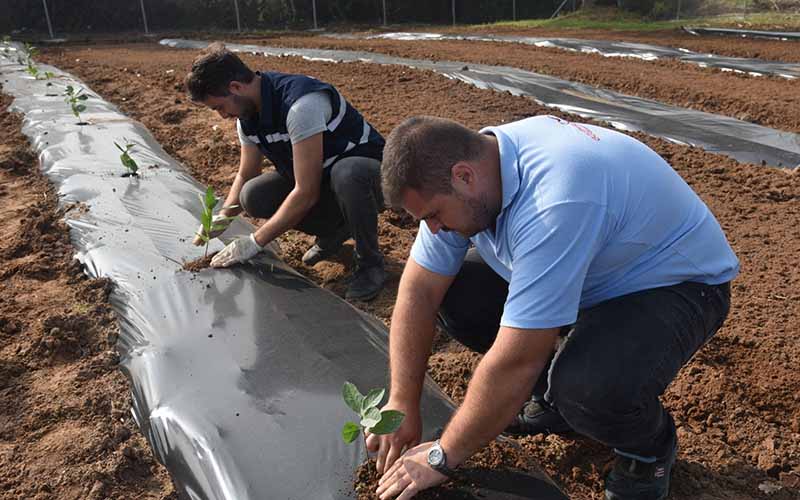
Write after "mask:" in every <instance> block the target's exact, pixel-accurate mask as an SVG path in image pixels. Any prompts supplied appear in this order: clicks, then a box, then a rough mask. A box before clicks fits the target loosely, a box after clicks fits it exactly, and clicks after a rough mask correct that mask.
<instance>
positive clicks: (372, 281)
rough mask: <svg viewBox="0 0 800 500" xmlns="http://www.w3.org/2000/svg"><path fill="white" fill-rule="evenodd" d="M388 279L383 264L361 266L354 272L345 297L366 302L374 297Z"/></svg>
mask: <svg viewBox="0 0 800 500" xmlns="http://www.w3.org/2000/svg"><path fill="white" fill-rule="evenodd" d="M385 281H386V271H384V269H383V265H380V264H379V265H377V266H370V267H359V268H357V269H356V271H355V273H353V278H352V279H351V280H350V286H348V287H347V293H346V294H345V296H344V297H345V298H346V299H348V300H362V301H364V302H366V301H369V300H372V299H374V298H375V297H376V296H377V295H378V292H380V291H381V288H383V283H384V282H385Z"/></svg>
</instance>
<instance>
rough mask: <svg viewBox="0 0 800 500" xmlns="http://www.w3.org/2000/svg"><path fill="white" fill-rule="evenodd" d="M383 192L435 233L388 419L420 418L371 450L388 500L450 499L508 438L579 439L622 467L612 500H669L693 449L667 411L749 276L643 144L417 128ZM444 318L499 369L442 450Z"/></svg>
mask: <svg viewBox="0 0 800 500" xmlns="http://www.w3.org/2000/svg"><path fill="white" fill-rule="evenodd" d="M382 177H383V179H382V182H383V190H384V196H385V198H386V200H387V202H388V203H389V204H390V205H392V206H401V207H403V208H404V209H405V210H406V211H407V212H409V213H410V214H411V215H413V216H414V217H415V218H417V219H419V220H421V223H420V228H419V232H418V234H417V239H416V241H415V242H414V246H413V247H412V250H411V256H410V258H409V260H408V262H407V264H406V267H405V270H404V271H403V276H402V278H401V281H400V287H399V290H398V295H397V303H396V305H395V309H394V312H393V315H392V323H391V332H390V337H389V344H390V368H391V390H390V396H389V401H388V403H387V408H392V409H396V410H400V411H402V412H403V413H405V415H406V418H405V420H404V421H403V424H402V425H401V427H400V428H399V429H398V430H397V431H396V432H395V433H394V434H391V435H388V436H377V435H369V436H368V438H367V445H368V447H369V448H370V449H371V450H372V451H377V452H378V456H377V468H378V471H379V472H381V473H383V477H382V478H381V480H380V486H379V488H378V494H379V495H380V498H381V499H386V498H390V497H393V496H395V495H400V498H402V499H403V500H405V499H406V498H410V497H411V496H412V495H413V494H414V493H416V492H417V491H420V490H422V489H425V488H427V487H430V486H433V485H435V484H438V483H440V482H441V481H443V480H444V479H445V477H446V473H447V471H448V469H452V468H454V467H457V466H458V465H459V464H460V463H462V462H463V461H464V460H466V459H467V458H468V457H469V456H470V455H471V454H472V453H474V452H475V451H476V450H478V449H479V448H481V447H482V446H484V445H485V444H486V443H488V442H489V441H490V440H492V439H494V438H495V437H496V436H497V435H498V434H500V433H501V432H503V431H507V432H514V433H527V434H537V433H546V432H563V431H567V430H572V431H574V432H577V433H579V434H582V435H584V436H587V437H589V438H591V439H594V440H596V441H599V442H601V443H604V444H605V445H607V446H609V447H610V448H613V449H614V451H615V453H616V454H617V462H616V465H615V467H614V469H613V470H612V471H611V472H610V473H609V475H608V476H607V478H606V492H605V494H606V498H607V499H609V500H620V499H630V500H634V499H636V500H657V499H658V500H660V499H663V498H665V497H666V496H667V494H668V491H669V481H670V471H671V469H672V465H673V464H674V462H675V457H676V454H677V449H678V442H677V435H676V430H675V424H674V422H673V419H672V416H671V415H670V413H669V412H668V411H667V409H666V408H664V406H663V405H662V403H661V401H660V399H659V396H660V395H661V394H662V393H663V392H664V390H665V389H666V387H667V386H668V385H669V383H670V382H671V381H672V380H673V379H674V377H675V375H676V374H677V373H678V370H680V368H681V367H682V366H683V365H684V364H685V363H686V362H688V361H689V359H690V358H691V357H692V355H693V354H694V353H695V351H696V350H697V349H699V348H700V347H701V346H702V345H703V344H704V343H705V342H706V341H707V340H708V339H709V338H710V337H711V336H712V335H714V333H715V332H716V331H717V330H718V329H719V328H720V326H721V325H722V323H723V321H724V320H725V317H726V316H727V314H728V310H729V307H730V286H729V282H730V281H731V280H732V279H733V278H734V277H736V275H737V274H738V272H739V262H738V259H737V258H736V255H735V254H734V253H733V251H732V250H731V248H730V246H729V245H728V242H727V240H726V238H725V235H724V233H723V231H722V229H721V227H720V225H719V224H718V222H717V220H716V219H715V218H714V215H713V214H712V213H711V211H710V210H709V209H708V207H706V205H705V204H704V203H703V202H702V200H701V199H700V198H699V197H698V196H697V195H696V194H695V193H694V192H693V191H692V189H691V188H690V187H689V186H688V185H687V184H686V183H685V182H684V181H683V179H681V177H680V176H679V175H678V174H677V173H676V172H675V171H674V170H673V169H672V168H671V167H670V166H669V164H667V162H666V161H664V159H662V158H661V157H660V156H659V155H658V154H656V153H655V152H654V151H652V150H651V149H650V148H648V147H647V146H645V145H644V144H642V143H641V142H639V141H637V140H636V139H634V138H632V137H630V136H627V135H625V134H621V133H619V132H615V131H612V130H608V129H605V128H601V127H596V126H591V125H583V124H578V123H571V122H568V121H566V120H562V119H560V118H556V117H553V116H538V117H533V118H528V119H525V120H521V121H518V122H513V123H508V124H505V125H500V126H497V127H487V128H486V129H484V130H482V131H481V132H474V131H472V130H469V129H467V128H465V127H463V126H462V125H460V124H457V123H455V122H451V121H448V120H443V119H439V118H432V117H416V118H411V119H409V120H407V121H405V122H404V123H403V124H401V125H400V126H398V127H397V128H396V129H395V130H394V131H393V132H392V133H391V135H390V136H389V139H388V141H387V145H386V149H385V152H384V160H383V165H382ZM437 317H438V320H439V322H440V324H441V325H442V327H443V329H444V330H445V331H446V332H447V333H449V334H450V335H451V336H453V337H454V338H456V339H457V340H459V341H460V342H461V343H463V344H465V345H466V346H467V347H470V348H471V349H473V350H476V351H478V352H481V353H484V356H483V358H482V359H481V361H480V363H479V364H478V366H477V367H476V369H475V371H474V374H473V376H472V379H471V380H470V383H469V387H468V390H467V393H466V396H465V398H464V402H463V404H462V405H461V407H460V408H459V409H458V411H457V412H456V413H455V415H454V416H453V418H452V419H451V421H450V423H449V424H448V426H447V428H446V429H445V431H444V433H443V434H442V436H441V439H440V440H438V441H436V442H435V443H423V444H418V443H419V440H420V437H421V419H420V409H419V402H420V393H421V390H422V384H423V380H424V374H425V369H426V361H427V358H428V356H429V353H430V350H431V343H432V340H433V334H434V323H435V321H436V320H437ZM520 408H523V411H520ZM404 450H405V451H404Z"/></svg>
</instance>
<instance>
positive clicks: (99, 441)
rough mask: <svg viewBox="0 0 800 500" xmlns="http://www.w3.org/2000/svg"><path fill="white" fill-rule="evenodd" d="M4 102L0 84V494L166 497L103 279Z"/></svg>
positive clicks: (168, 487)
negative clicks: (86, 263) (121, 365)
mask: <svg viewBox="0 0 800 500" xmlns="http://www.w3.org/2000/svg"><path fill="white" fill-rule="evenodd" d="M10 103H11V99H10V98H9V97H8V96H6V95H0V134H2V137H3V141H2V144H0V200H2V205H0V219H2V220H3V224H2V228H0V259H2V264H0V279H2V294H0V498H4V499H9V500H10V499H18V500H23V499H25V500H29V499H39V500H45V499H74V500H77V499H93V500H101V499H104V498H120V499H121V498H141V499H167V498H177V497H175V496H174V494H172V484H171V481H170V478H169V475H168V474H167V472H166V471H165V470H164V468H163V467H161V466H160V465H158V463H157V462H156V461H155V460H154V459H153V456H152V453H151V451H150V448H149V446H148V444H147V442H146V441H145V439H144V437H143V436H142V435H141V434H140V433H139V432H138V429H137V427H136V424H135V422H134V421H133V419H132V418H131V413H130V406H131V405H130V400H129V396H128V395H129V394H130V391H129V390H128V386H127V381H126V380H125V377H124V376H123V375H122V373H121V372H120V371H119V370H118V368H117V356H116V354H115V352H114V345H115V342H116V337H117V334H118V329H117V323H116V320H115V318H114V314H113V313H112V311H111V306H110V305H109V304H108V300H107V297H108V292H109V290H110V289H111V286H112V285H111V283H109V282H107V281H105V280H93V279H88V278H87V277H86V276H85V275H84V274H83V272H82V270H81V266H80V264H79V263H78V262H77V261H76V260H73V258H72V256H73V254H74V252H75V250H74V248H73V247H72V245H71V244H70V241H69V233H68V231H67V227H66V225H65V224H64V223H63V221H62V217H63V215H64V213H63V211H61V210H59V209H58V206H57V195H56V192H55V191H54V190H53V188H52V186H51V185H50V184H49V183H48V182H47V180H46V179H45V178H44V177H43V176H42V174H41V173H40V171H39V165H38V161H37V159H36V156H35V155H34V154H33V153H32V152H31V150H30V149H29V145H28V142H27V139H26V137H25V136H23V135H22V134H21V133H20V126H21V118H20V117H19V116H18V115H16V114H13V113H9V112H8V111H7V108H8V106H9V104H10ZM69 210H76V211H80V210H81V207H69Z"/></svg>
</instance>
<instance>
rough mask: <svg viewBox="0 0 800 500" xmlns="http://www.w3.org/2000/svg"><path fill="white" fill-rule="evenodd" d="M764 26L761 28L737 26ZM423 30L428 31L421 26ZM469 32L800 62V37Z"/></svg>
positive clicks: (516, 30)
mask: <svg viewBox="0 0 800 500" xmlns="http://www.w3.org/2000/svg"><path fill="white" fill-rule="evenodd" d="M737 29H760V28H741V27H740V28H737ZM421 31H424V29H423V30H421ZM447 31H454V32H463V33H466V31H465V30H464V29H463V28H456V29H453V28H447ZM469 33H484V34H486V33H495V34H503V35H515V36H539V37H547V36H550V37H560V38H581V39H584V40H615V41H626V42H634V43H649V44H652V45H663V46H666V47H676V48H683V49H688V50H691V51H692V52H698V53H700V54H717V55H720V56H730V57H744V58H752V59H764V60H767V61H780V62H787V63H788V62H800V41H797V40H787V41H781V40H769V39H764V38H739V37H735V36H695V35H690V34H688V33H686V32H685V31H682V30H678V29H676V30H668V31H612V30H596V29H585V30H579V29H572V30H554V29H535V28H531V29H519V28H516V27H511V26H508V27H504V26H486V27H476V28H475V29H474V30H472V29H471V30H470V31H469Z"/></svg>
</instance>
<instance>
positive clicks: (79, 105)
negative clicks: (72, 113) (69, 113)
mask: <svg viewBox="0 0 800 500" xmlns="http://www.w3.org/2000/svg"><path fill="white" fill-rule="evenodd" d="M75 109H76V110H78V113H83V112H84V111H86V106H84V105H83V104H78V105H77V106H75Z"/></svg>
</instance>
